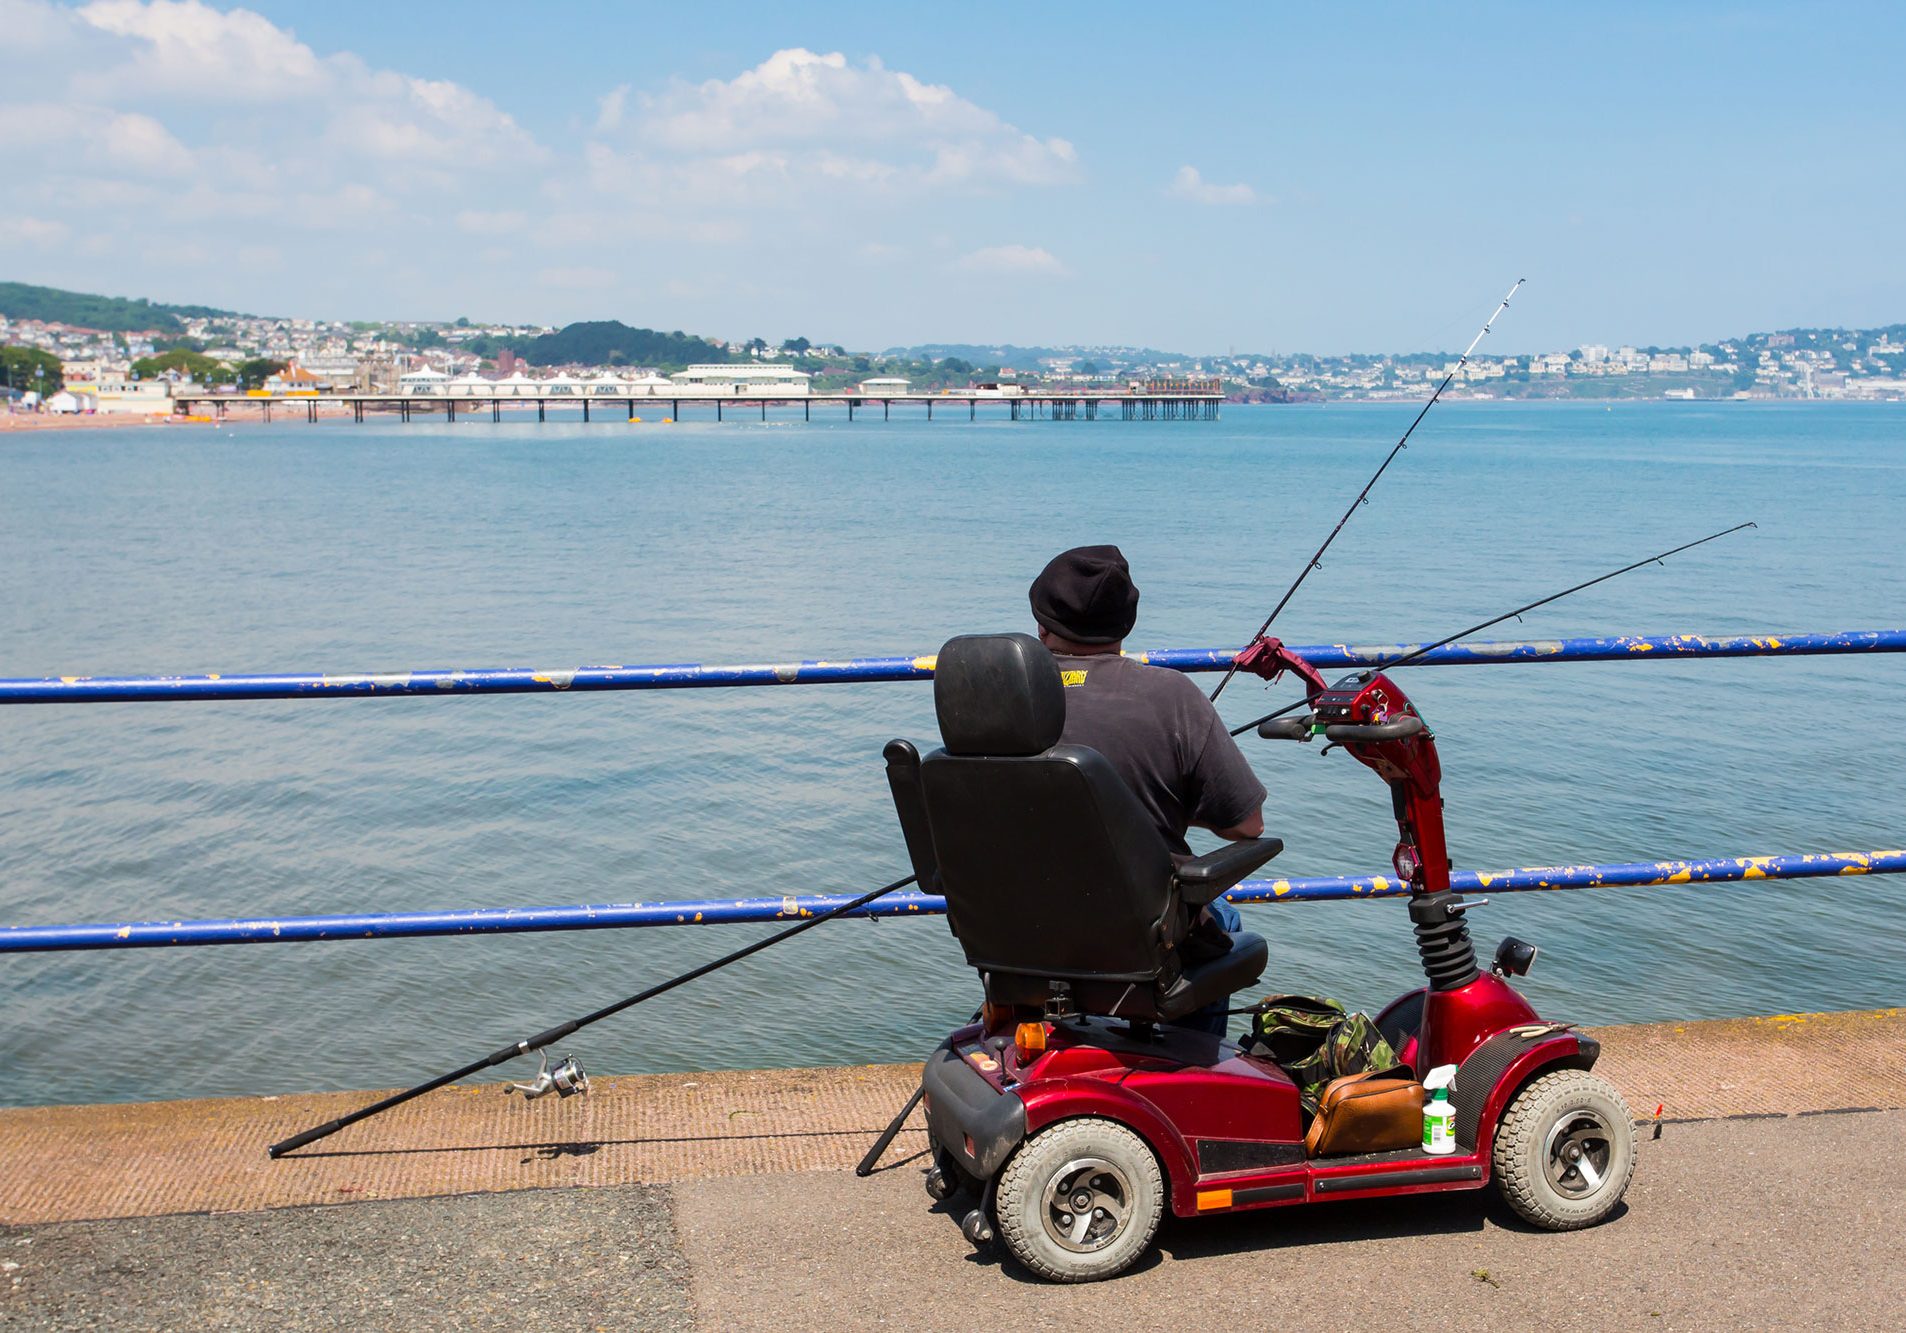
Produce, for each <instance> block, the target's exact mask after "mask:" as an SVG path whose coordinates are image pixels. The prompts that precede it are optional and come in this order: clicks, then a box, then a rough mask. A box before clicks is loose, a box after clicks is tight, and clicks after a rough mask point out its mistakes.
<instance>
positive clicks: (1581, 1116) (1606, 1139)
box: [1543, 1109, 1615, 1199]
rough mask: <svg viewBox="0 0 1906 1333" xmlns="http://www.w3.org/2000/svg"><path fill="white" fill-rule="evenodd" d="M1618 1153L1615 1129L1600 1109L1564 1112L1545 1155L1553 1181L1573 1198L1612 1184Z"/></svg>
mask: <svg viewBox="0 0 1906 1333" xmlns="http://www.w3.org/2000/svg"><path fill="white" fill-rule="evenodd" d="M1614 1155H1615V1131H1614V1129H1613V1127H1612V1126H1610V1125H1609V1123H1608V1121H1607V1120H1606V1119H1604V1118H1603V1117H1602V1115H1601V1113H1600V1112H1599V1111H1590V1110H1587V1109H1580V1110H1574V1111H1569V1112H1566V1113H1565V1114H1563V1115H1562V1116H1561V1117H1560V1118H1558V1119H1557V1120H1556V1122H1555V1126H1554V1128H1552V1129H1550V1130H1549V1137H1548V1143H1547V1145H1546V1150H1545V1152H1544V1154H1543V1161H1544V1165H1545V1166H1546V1167H1547V1170H1548V1177H1549V1184H1551V1185H1553V1186H1554V1187H1555V1191H1556V1193H1558V1194H1560V1195H1562V1196H1563V1197H1565V1198H1569V1199H1586V1198H1587V1197H1588V1196H1589V1195H1591V1194H1593V1193H1595V1192H1596V1191H1597V1190H1599V1189H1601V1187H1602V1186H1603V1185H1605V1184H1607V1183H1608V1167H1609V1163H1610V1162H1611V1161H1612V1160H1613V1158H1614Z"/></svg>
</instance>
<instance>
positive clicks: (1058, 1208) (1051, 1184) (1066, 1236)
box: [1039, 1157, 1132, 1254]
mask: <svg viewBox="0 0 1906 1333" xmlns="http://www.w3.org/2000/svg"><path fill="white" fill-rule="evenodd" d="M1131 1207H1132V1182H1131V1181H1130V1180H1129V1179H1127V1178H1126V1175H1125V1173H1124V1172H1123V1171H1121V1170H1119V1169H1118V1168H1117V1167H1116V1166H1114V1165H1112V1164H1111V1163H1110V1162H1108V1161H1106V1160H1105V1159H1104V1158H1103V1157H1077V1158H1074V1159H1073V1160H1072V1161H1070V1162H1067V1163H1066V1164H1065V1165H1064V1166H1062V1167H1060V1168H1059V1169H1058V1170H1057V1171H1055V1172H1053V1173H1052V1176H1051V1178H1050V1179H1048V1180H1047V1181H1046V1189H1045V1198H1044V1200H1043V1206H1042V1207H1041V1208H1040V1210H1039V1211H1040V1220H1041V1221H1043V1222H1044V1223H1045V1227H1046V1234H1047V1235H1048V1236H1050V1237H1051V1238H1052V1240H1053V1243H1054V1244H1056V1245H1059V1246H1061V1247H1062V1248H1064V1249H1068V1250H1071V1251H1072V1252H1073V1253H1074V1254H1091V1253H1093V1252H1094V1251H1096V1250H1102V1249H1104V1248H1105V1247H1106V1246H1107V1245H1110V1244H1111V1243H1112V1242H1113V1241H1114V1240H1117V1239H1118V1237H1119V1236H1120V1234H1121V1233H1123V1232H1124V1230H1125V1225H1126V1222H1127V1221H1128V1220H1129V1217H1130V1214H1131Z"/></svg>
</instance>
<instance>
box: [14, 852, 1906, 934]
mask: <svg viewBox="0 0 1906 1333" xmlns="http://www.w3.org/2000/svg"><path fill="white" fill-rule="evenodd" d="M1900 874H1906V850H1895V851H1877V852H1827V853H1821V854H1818V855H1791V856H1729V857H1716V858H1712V859H1709V860H1701V861H1633V862H1625V863H1617V864H1613V865H1573V866H1543V867H1538V868H1534V869H1523V870H1459V871H1456V872H1455V873H1454V874H1453V875H1452V876H1451V882H1452V885H1453V887H1455V888H1456V889H1457V890H1458V891H1460V892H1464V893H1532V892H1545V891H1552V890H1561V889H1604V888H1646V887H1654V886H1669V885H1698V884H1726V883H1738V882H1742V881H1751V880H1785V879H1817V878H1824V877H1844V876H1858V875H1900ZM1408 891H1409V890H1408V886H1406V885H1405V884H1403V883H1401V882H1400V881H1398V879H1397V878H1396V876H1394V875H1362V876H1353V877H1334V876H1333V877H1325V878H1314V879H1255V880H1246V881H1245V882H1244V883H1243V884H1241V885H1239V886H1238V887H1237V888H1235V889H1233V890H1232V891H1231V892H1230V893H1229V894H1227V895H1226V896H1227V897H1228V898H1230V899H1231V901H1232V902H1235V903H1247V904H1249V903H1310V902H1341V901H1346V900H1362V899H1370V898H1396V897H1402V896H1404V895H1405V894H1407V893H1408ZM852 900H853V895H850V894H844V893H842V894H814V895H807V896H799V897H796V896H789V897H784V898H712V899H706V900H703V901H697V902H654V903H578V904H574V905H572V906H565V907H495V908H478V909H474V910H465V911H449V912H375V913H359V914H353V915H343V916H300V917H276V918H271V917H250V918H246V917H240V918H235V919H231V920H225V921H127V922H100V923H94V924H85V925H62V926H9V927H5V928H0V953H46V952H54V951H59V950H73V949H82V950H93V949H155V948H168V947H175V946H183V945H204V944H283V943H314V942H319V941H326V940H388V939H414V938H416V937H418V936H425V935H503V934H523V933H532V932H538V931H552V930H619V929H623V928H626V927H630V926H686V925H718V924H736V923H745V922H756V923H768V922H775V921H794V920H799V919H800V918H802V917H811V916H816V915H818V914H820V913H822V912H827V911H831V910H833V909H834V908H837V907H840V906H841V905H843V904H845V903H848V902H851V901H852ZM945 911H946V899H944V898H939V897H934V896H932V895H930V894H923V893H895V894H893V895H891V896H889V897H887V898H884V899H881V900H879V901H877V902H874V903H871V904H869V905H868V906H866V907H863V908H861V909H859V910H858V911H855V912H853V913H850V915H853V916H863V917H908V916H937V915H941V914H943V913H945Z"/></svg>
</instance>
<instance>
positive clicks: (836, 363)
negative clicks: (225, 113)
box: [0, 284, 1906, 416]
mask: <svg viewBox="0 0 1906 1333" xmlns="http://www.w3.org/2000/svg"><path fill="white" fill-rule="evenodd" d="M14 291H20V292H27V293H31V294H33V295H32V297H31V299H24V300H14V301H8V300H7V299H6V298H7V296H8V294H9V293H10V292H14ZM61 297H71V298H73V301H72V302H69V303H68V304H71V305H74V306H75V313H76V314H77V315H78V317H77V318H65V319H60V318H48V317H45V314H44V313H41V314H37V315H36V314H18V313H15V312H16V310H19V309H22V308H25V309H28V310H34V309H37V310H40V311H43V312H44V311H47V310H49V309H50V310H52V311H54V312H62V311H61V305H60V302H59V300H58V298H61ZM49 298H51V304H50V305H49ZM81 302H84V303H90V305H79V304H78V303H81ZM9 305H10V306H12V307H13V308H11V309H9V308H8V306H9ZM91 309H97V310H98V311H99V312H100V313H99V314H95V315H93V316H92V318H94V319H95V320H96V322H97V323H98V324H103V325H107V326H108V327H94V326H91V325H89V324H87V323H85V322H82V320H83V319H84V318H86V317H87V316H86V314H85V312H86V311H87V310H91ZM141 318H143V319H144V322H145V323H147V324H149V325H150V327H127V325H129V324H134V323H138V322H140V320H141ZM645 354H646V355H645ZM1446 375H1449V376H1453V380H1452V383H1451V386H1450V391H1449V392H1450V396H1452V397H1467V398H1470V399H1577V400H1583V399H1588V400H1594V399H1638V398H1653V399H1683V400H1714V399H1803V400H1804V399H1864V400H1906V325H1892V326H1888V327H1885V328H1879V329H1861V330H1848V329H1803V330H1788V331H1783V332H1773V333H1756V334H1750V335H1746V336H1743V337H1738V338H1729V339H1725V340H1722V341H1719V342H1716V343H1712V344H1703V345H1701V346H1695V347H1636V346H1632V345H1621V346H1613V347H1611V346H1607V345H1602V344H1589V345H1584V346H1580V347H1575V348H1570V349H1568V350H1564V351H1554V352H1546V353H1539V354H1525V355H1495V356H1491V355H1475V356H1472V357H1471V358H1470V359H1469V360H1468V361H1467V362H1462V361H1460V360H1459V359H1458V358H1457V357H1456V356H1454V355H1453V354H1449V353H1418V354H1351V355H1339V356H1316V355H1310V354H1302V353H1290V354H1281V355H1280V354H1237V353H1227V354H1225V355H1209V356H1192V355H1182V354H1173V353H1166V352H1159V351H1156V350H1151V349H1141V348H1132V347H1122V346H1095V347H1015V346H1010V345H1002V346H973V345H928V346H920V347H910V348H892V349H888V350H886V351H882V352H859V353H856V352H851V351H849V350H847V349H845V348H842V347H840V346H838V345H830V344H822V343H814V342H810V341H809V340H808V339H806V338H790V339H786V340H783V341H782V342H780V343H770V342H769V341H768V340H766V339H763V338H751V339H745V340H742V339H735V340H729V339H723V338H699V337H691V336H689V335H686V334H681V333H674V334H658V333H655V332H653V331H651V330H647V329H638V328H631V327H629V326H627V325H623V324H620V323H617V322H614V321H605V322H599V323H590V324H579V325H570V326H567V327H565V328H562V329H557V328H554V327H549V326H539V325H527V324H496V323H476V322H472V321H471V320H469V319H457V320H455V321H452V322H447V323H433V322H422V321H409V322H395V323H368V322H345V321H336V320H315V319H302V318H265V317H257V316H251V315H241V314H233V313H227V312H220V311H209V310H204V309H202V308H197V307H165V306H158V305H150V304H148V303H146V302H126V301H118V300H116V299H115V298H97V297H81V296H79V295H78V294H73V293H60V292H56V291H54V289H48V288H26V287H23V286H22V285H20V284H0V379H3V382H0V393H3V394H4V395H5V398H6V400H7V404H8V406H9V407H10V408H11V409H12V410H13V411H14V412H16V413H17V412H22V411H44V412H50V413H55V414H62V413H63V414H71V415H84V414H109V415H123V414H133V415H147V416H158V415H166V414H169V413H170V411H171V410H172V408H171V404H172V403H173V401H174V400H176V399H180V398H189V399H192V400H203V399H204V398H205V397H207V396H208V395H212V394H232V395H243V396H248V397H253V398H257V397H264V398H272V397H288V396H305V397H308V396H311V395H348V394H360V395H363V394H375V395H402V396H406V397H417V398H431V397H458V396H462V397H480V398H495V397H520V398H548V399H561V398H564V397H572V396H573V397H587V396H589V395H591V394H592V393H593V394H599V395H612V396H615V397H619V398H628V397H635V396H642V397H709V396H730V397H749V398H755V397H761V396H770V397H775V398H798V397H805V396H808V395H810V394H815V393H836V394H837V393H858V394H866V395H869V396H875V397H880V396H885V397H899V396H908V395H921V394H934V393H946V392H965V393H974V392H977V393H981V394H989V395H1001V396H1011V395H1014V394H1016V393H1040V394H1052V393H1068V392H1076V393H1080V394H1090V393H1093V392H1095V391H1096V392H1112V391H1117V390H1121V389H1125V388H1127V387H1131V386H1137V385H1141V384H1145V383H1156V382H1162V381H1197V382H1200V383H1215V384H1216V385H1218V386H1221V391H1222V392H1223V393H1224V395H1225V396H1226V397H1227V398H1228V399H1230V400H1231V401H1239V402H1303V401H1357V400H1363V401H1383V400H1405V399H1417V398H1421V397H1422V396H1423V395H1424V394H1426V393H1427V392H1428V391H1429V390H1430V389H1432V388H1433V387H1434V386H1435V385H1436V384H1438V383H1439V382H1440V381H1441V380H1442V379H1443V378H1444V376H1446Z"/></svg>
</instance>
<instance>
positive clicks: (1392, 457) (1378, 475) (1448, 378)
mask: <svg viewBox="0 0 1906 1333" xmlns="http://www.w3.org/2000/svg"><path fill="white" fill-rule="evenodd" d="M1527 281H1528V279H1527V278H1517V279H1516V285H1515V286H1513V287H1511V288H1510V289H1509V295H1508V296H1505V297H1503V298H1502V303H1501V304H1500V305H1498V306H1497V307H1496V308H1495V311H1494V313H1492V314H1491V315H1490V316H1489V318H1488V319H1487V320H1486V321H1484V323H1483V326H1482V328H1481V329H1480V330H1479V331H1478V332H1477V334H1476V336H1475V337H1474V338H1471V339H1470V340H1469V346H1467V347H1465V348H1464V349H1463V354H1462V355H1461V356H1460V357H1458V358H1457V359H1456V364H1455V365H1453V366H1451V367H1450V368H1449V373H1448V374H1447V375H1445V376H1443V382H1442V383H1441V384H1439V385H1437V386H1436V392H1435V393H1433V394H1431V395H1430V396H1429V401H1428V402H1426V403H1424V404H1423V410H1422V411H1420V412H1418V413H1417V414H1416V419H1415V420H1414V421H1412V422H1410V428H1409V429H1408V430H1406V431H1404V432H1403V438H1402V439H1400V440H1398V441H1397V442H1396V444H1395V445H1394V446H1393V447H1392V448H1391V450H1390V452H1389V454H1388V455H1386V456H1385V457H1384V460H1383V465H1382V466H1381V467H1379V468H1378V469H1377V470H1376V471H1375V472H1374V473H1373V474H1372V475H1371V477H1370V480H1368V481H1366V482H1364V483H1363V489H1362V490H1360V491H1358V492H1357V498H1356V499H1354V500H1352V501H1351V502H1350V508H1348V509H1346V510H1344V511H1343V517H1342V518H1340V519H1338V520H1337V526H1336V527H1334V528H1332V529H1331V530H1330V535H1329V536H1328V537H1326V538H1324V544H1323V545H1322V546H1319V547H1318V548H1317V550H1316V553H1315V554H1313V555H1312V556H1311V557H1310V560H1309V562H1308V563H1306V564H1305V566H1304V567H1303V569H1302V570H1300V571H1299V572H1298V575H1297V577H1296V578H1295V579H1294V580H1292V582H1291V586H1290V587H1288V588H1286V589H1285V590H1284V595H1283V596H1282V597H1280V598H1278V599H1277V605H1276V606H1274V607H1272V608H1271V613H1270V614H1269V615H1268V616H1265V617H1264V623H1263V624H1262V625H1259V626H1258V627H1257V633H1256V634H1254V635H1252V636H1251V642H1252V643H1256V642H1257V641H1258V640H1260V639H1262V638H1263V637H1264V635H1265V633H1266V632H1267V631H1268V630H1269V629H1270V628H1271V622H1272V621H1273V620H1276V619H1277V616H1278V613H1279V612H1280V611H1282V610H1283V609H1284V607H1285V604H1286V603H1288V602H1289V601H1290V599H1291V598H1292V596H1294V595H1295V594H1296V592H1297V590H1298V588H1300V587H1301V586H1303V582H1304V580H1305V579H1307V578H1309V577H1310V571H1311V570H1313V569H1317V568H1320V567H1321V565H1322V562H1323V558H1324V552H1325V551H1328V550H1329V549H1330V544H1331V543H1332V542H1334V541H1336V540H1337V534H1338V533H1340V532H1342V531H1343V527H1344V524H1346V523H1348V522H1349V521H1350V516H1351V515H1352V514H1354V513H1356V512H1357V506H1358V505H1362V504H1368V503H1369V502H1370V491H1371V489H1372V488H1374V487H1375V486H1376V484H1377V482H1378V481H1379V480H1381V479H1382V477H1383V474H1384V473H1385V472H1387V471H1388V470H1389V467H1390V464H1391V463H1393V462H1395V461H1396V456H1397V455H1398V454H1400V453H1402V452H1403V446H1405V445H1406V444H1408V443H1409V442H1410V436H1412V435H1414V434H1415V433H1416V428H1417V427H1418V426H1420V425H1422V424H1423V418H1424V417H1426V416H1428V415H1429V410H1430V409H1431V408H1432V407H1435V406H1436V400H1437V399H1439V398H1441V397H1442V396H1443V390H1445V389H1447V388H1448V387H1449V386H1450V384H1451V382H1452V381H1454V380H1455V378H1456V376H1457V374H1458V372H1460V371H1461V370H1462V368H1463V367H1464V366H1466V365H1468V364H1469V354H1470V353H1471V352H1473V351H1475V350H1476V344H1477V343H1479V342H1481V341H1482V340H1483V339H1484V338H1485V337H1487V336H1488V334H1489V329H1490V327H1491V326H1492V325H1494V324H1495V322H1496V320H1497V319H1498V318H1500V317H1501V315H1502V312H1503V311H1505V310H1507V309H1508V308H1509V301H1510V298H1511V297H1513V296H1514V295H1515V294H1516V293H1517V292H1518V291H1520V290H1521V289H1522V284H1523V283H1525V282H1527ZM1237 674H1238V663H1237V662H1236V661H1235V660H1234V661H1233V662H1232V663H1231V666H1230V669H1229V670H1227V671H1226V672H1225V673H1224V679H1223V680H1220V681H1219V682H1218V684H1217V687H1216V688H1215V689H1213V690H1212V691H1211V702H1212V703H1216V702H1217V701H1218V696H1219V695H1220V694H1223V693H1224V687H1225V686H1227V685H1229V684H1230V683H1231V677H1233V676H1235V675H1237Z"/></svg>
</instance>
